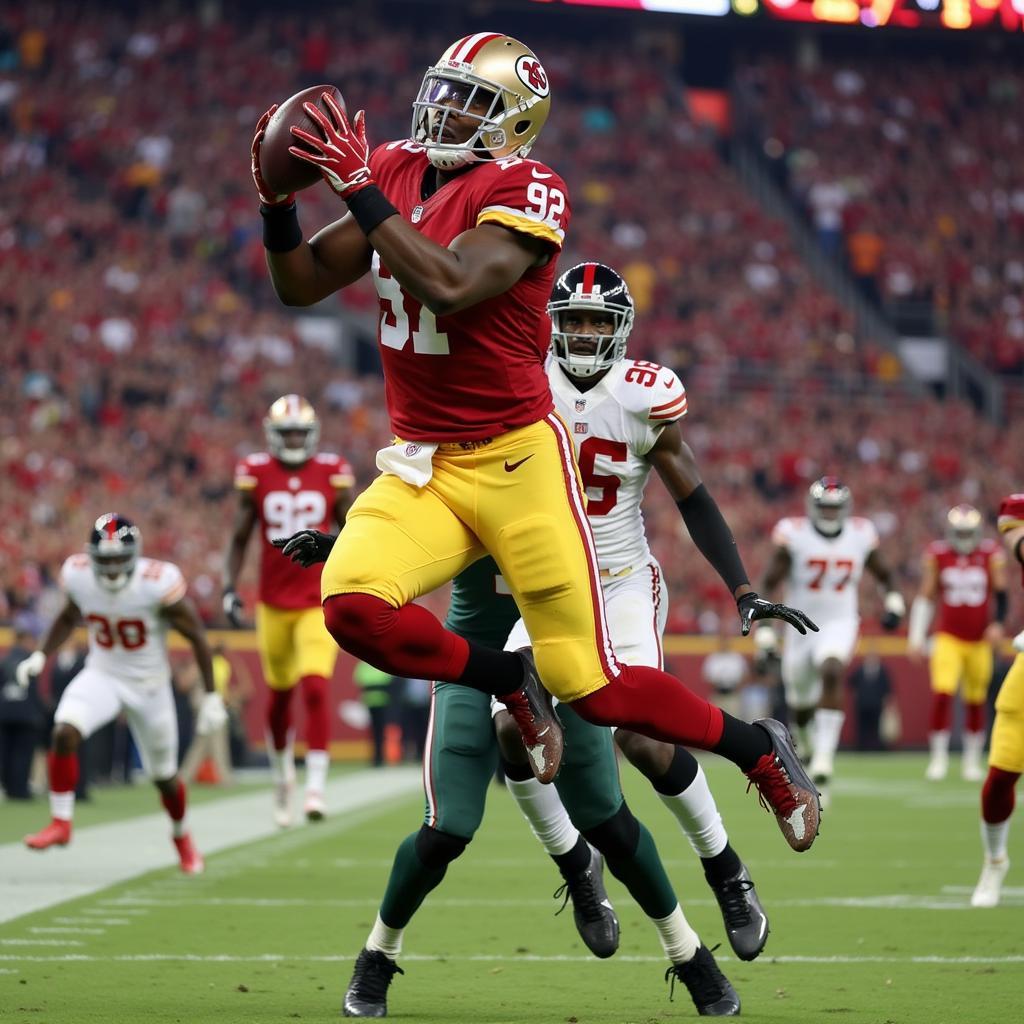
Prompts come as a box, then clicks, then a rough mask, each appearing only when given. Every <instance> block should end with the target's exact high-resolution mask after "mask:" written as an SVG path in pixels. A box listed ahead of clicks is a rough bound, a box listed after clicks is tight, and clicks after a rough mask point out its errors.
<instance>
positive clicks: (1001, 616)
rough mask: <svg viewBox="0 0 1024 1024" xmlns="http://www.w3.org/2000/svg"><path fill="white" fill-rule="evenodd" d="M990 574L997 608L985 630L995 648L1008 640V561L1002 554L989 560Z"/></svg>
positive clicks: (987, 637) (993, 611) (987, 638)
mask: <svg viewBox="0 0 1024 1024" xmlns="http://www.w3.org/2000/svg"><path fill="white" fill-rule="evenodd" d="M988 572H989V582H990V584H991V586H992V598H993V603H994V605H995V607H994V608H993V610H992V621H991V622H990V623H989V624H988V628H987V629H986V630H985V639H986V640H987V641H988V642H989V643H990V644H992V645H993V646H995V645H998V644H1001V643H1002V642H1003V640H1005V639H1006V613H1007V612H1008V611H1009V610H1010V595H1009V594H1008V593H1007V590H1006V586H1007V581H1006V561H1005V559H1004V558H1003V557H1002V553H1000V554H999V555H998V557H995V558H990V559H989V563H988Z"/></svg>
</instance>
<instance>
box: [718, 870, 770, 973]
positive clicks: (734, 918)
mask: <svg viewBox="0 0 1024 1024" xmlns="http://www.w3.org/2000/svg"><path fill="white" fill-rule="evenodd" d="M709 884H710V885H711V891H712V892H713V893H714V894H715V899H716V900H718V905H719V906H720V907H721V908H722V920H723V921H724V922H725V934H726V935H727V936H728V937H729V945H730V946H732V951H733V952H734V953H735V954H736V955H737V956H738V957H739V958H740V959H741V960H755V959H757V955H758V953H760V952H761V950H762V949H764V944H765V943H766V942H767V941H768V916H767V914H765V912H764V910H763V908H762V907H761V901H760V900H759V899H758V898H757V890H756V889H755V888H754V883H753V882H752V881H751V880H750V872H748V871H747V869H746V867H744V866H743V865H740V869H739V871H738V872H736V874H735V875H733V876H732V877H731V878H727V879H725V881H723V882H712V883H709Z"/></svg>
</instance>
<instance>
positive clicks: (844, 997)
mask: <svg viewBox="0 0 1024 1024" xmlns="http://www.w3.org/2000/svg"><path fill="white" fill-rule="evenodd" d="M706 765H707V768H708V773H709V776H710V777H711V780H712V785H713V787H714V789H715V791H716V795H717V796H718V798H719V802H720V805H721V807H722V810H723V814H724V816H725V818H726V822H727V824H728V825H729V828H730V832H731V835H732V838H733V842H734V845H735V846H736V847H737V849H738V850H739V851H740V852H741V854H742V855H743V856H744V857H745V859H746V860H747V862H748V864H749V866H750V868H751V870H752V872H753V874H754V878H755V881H756V882H757V885H758V890H759V892H760V894H761V897H762V900H763V902H764V904H765V906H766V909H767V910H768V913H769V915H770V917H771V923H772V934H771V937H770V939H769V943H768V947H767V950H766V951H765V953H764V954H763V955H762V957H761V958H760V959H759V960H758V961H756V962H755V963H752V964H743V963H739V962H737V961H736V960H734V959H732V958H731V957H729V956H726V953H727V952H728V946H727V945H726V946H723V947H722V949H720V950H719V953H718V956H719V959H720V963H721V965H722V967H723V969H724V970H725V972H726V973H727V974H728V976H729V977H730V979H731V980H732V981H733V983H734V985H735V986H736V988H737V990H738V991H739V993H740V995H741V996H742V998H743V1006H744V1008H743V1016H744V1017H745V1018H747V1019H749V1020H754V1021H762V1022H766V1024H767V1022H771V1024H812V1022H813V1024H820V1022H822V1021H842V1022H844V1024H915V1022H921V1024H975V1022H977V1024H981V1022H986V1024H988V1022H1003V1021H1006V1022H1011V1021H1017V1020H1021V1019H1024V1012H1022V1010H1021V1007H1022V1005H1024V1004H1022V993H1024V927H1022V923H1021V914H1022V908H1024V889H1022V888H1020V886H1021V885H1022V883H1021V882H1020V881H1017V883H1016V884H1017V886H1018V887H1017V888H1011V889H1010V891H1009V893H1008V898H1007V901H1006V903H1007V905H1005V906H1003V907H1000V908H998V909H996V910H991V911H975V910H970V909H965V907H966V903H967V899H968V896H969V892H970V887H972V886H973V884H974V882H975V880H976V877H977V872H978V868H979V865H980V845H979V838H978V824H977V819H978V787H977V785H974V786H970V785H967V784H965V783H962V782H960V781H959V780H951V781H950V782H948V783H945V784H942V785H934V784H926V783H925V782H924V781H923V780H922V773H923V760H922V759H921V758H920V757H917V756H913V757H898V756H892V757H877V758H853V757H848V758H843V759H842V760H841V762H840V768H839V774H840V779H842V780H843V782H842V784H841V785H840V786H839V787H837V792H836V794H835V799H834V807H833V809H832V811H831V812H830V813H828V814H827V815H826V818H825V823H824V827H823V831H822V834H821V836H820V838H819V840H818V842H817V844H816V845H815V847H814V849H813V850H812V851H811V852H810V853H807V854H803V855H798V854H794V853H791V852H790V851H789V849H788V847H786V845H785V843H784V842H783V840H782V838H781V836H780V835H779V834H778V832H777V830H776V828H775V826H774V823H773V822H772V820H771V819H770V818H769V817H768V815H767V814H765V813H763V812H762V811H760V810H759V808H758V806H757V801H756V799H755V797H754V796H753V795H752V794H750V795H745V794H744V792H743V785H742V780H741V779H739V778H737V777H736V774H735V772H734V771H733V770H731V769H730V768H729V767H728V766H726V765H723V764H722V763H720V762H717V761H715V759H710V760H709V761H708V762H706ZM623 774H624V783H625V785H626V789H627V794H628V796H629V799H630V803H631V805H632V806H633V808H634V810H635V811H636V812H637V813H638V815H640V816H641V817H642V818H643V819H644V820H645V821H646V822H647V824H648V825H649V826H650V827H651V829H652V831H653V832H654V834H655V837H656V839H657V841H658V845H659V848H660V849H661V851H662V854H663V856H664V858H665V860H666V863H667V865H668V867H669V872H670V874H671V875H672V877H673V879H674V880H675V881H676V883H677V886H678V889H679V893H680V896H681V898H682V899H683V903H684V907H685V908H686V909H687V916H688V917H689V918H690V920H691V922H692V923H693V925H694V926H695V927H696V928H697V930H698V931H699V932H700V933H701V936H702V938H704V940H705V941H706V942H707V944H708V945H714V944H715V943H718V942H720V941H722V939H723V935H722V926H721V920H720V918H719V916H718V911H717V907H716V906H715V905H714V904H713V902H712V900H711V897H710V893H709V891H708V890H707V888H706V886H705V885H704V883H703V880H702V876H701V874H700V871H699V865H698V864H697V862H696V860H695V859H694V858H693V856H692V855H691V854H690V853H689V849H688V847H685V846H684V843H683V840H682V839H681V837H680V836H679V834H678V833H677V831H676V829H675V825H674V822H673V821H672V820H671V819H670V818H669V817H668V815H667V814H666V812H665V810H664V809H663V808H662V806H661V804H660V802H659V801H658V800H657V798H656V797H654V796H653V794H652V793H651V792H650V791H649V790H648V789H647V788H646V787H645V785H644V784H643V783H642V782H641V781H640V780H639V779H638V777H636V776H635V774H634V773H633V772H632V770H631V769H628V768H626V769H624V773H623ZM145 805H146V806H145V807H141V808H140V809H142V810H145V811H147V812H148V811H150V810H151V809H152V804H151V802H150V801H149V800H146V801H145ZM419 805H420V802H419V800H418V799H410V800H408V801H405V802H402V803H400V804H397V805H396V804H388V805H386V809H385V810H383V811H382V812H373V811H364V812H360V813H358V814H356V815H351V816H349V817H347V818H345V819H334V820H331V821H329V822H327V823H326V824H325V825H324V826H321V827H317V828H313V827H304V828H301V829H296V830H294V831H291V832H289V833H285V834H281V835H278V836H275V837H272V838H270V839H267V840H264V841H262V842H258V843H252V844H249V845H248V846H246V847H245V848H242V849H236V850H231V851H227V852H225V853H222V854H219V855H215V856H213V857H210V858H209V860H208V870H207V873H206V875H204V876H203V877H201V878H196V879H187V878H183V877H181V876H179V875H177V874H175V873H174V872H171V871H163V872H155V873H153V874H150V875H147V876H144V877H142V878H139V879H136V880H134V881H132V882H129V883H126V884H124V885H120V886H117V887H115V888H113V889H110V890H107V891H105V892H104V893H101V894H97V895H94V896H90V897H87V898H84V899H80V900H77V901H74V902H73V903H70V904H64V905H63V906H61V907H59V908H53V909H51V910H48V911H45V912H41V913H37V914H33V915H31V916H28V917H25V918H21V919H19V920H17V921H14V922H11V923H9V924H7V925H3V926H0V1020H3V1021H4V1022H6V1021H8V1020H12V1021H26V1022H28V1021H33V1022H45V1024H65V1022H66V1024H89V1022H101V1021H102V1022H112V1024H115V1022H131V1024H136V1022H138V1024H164V1022H167V1024H171V1022H174V1024H178V1022H181V1024H191V1022H197V1021H204V1022H205V1021H211V1022H212V1021H216V1022H217V1024H234V1022H238V1024H242V1022H245V1024H260V1022H271V1021H273V1022H283V1021H289V1020H300V1021H301V1020H306V1021H325V1022H326V1021H333V1020H336V1019H338V1005H339V1001H340V997H341V993H342V991H343V988H344V985H345V982H346V981H347V979H348V974H349V971H350V959H351V957H352V956H353V955H354V954H355V953H356V952H357V951H358V949H359V947H360V946H361V944H362V941H363V939H364V938H365V935H366V932H367V930H368V928H369V926H370V924H371V923H372V921H373V917H374V913H375V909H376V901H377V898H378V897H379V895H380V893H381V892H382V890H383V886H384V882H385V879H386V877H387V871H388V867H389V865H390V859H391V853H392V851H393V848H394V846H395V844H396V843H397V842H398V840H399V839H401V838H402V837H403V836H404V835H405V834H406V833H408V832H409V831H412V829H413V828H414V827H416V825H417V824H418V814H419ZM6 810H7V808H6V807H5V808H4V809H3V812H0V816H2V814H3V813H5V812H6ZM198 838H199V839H200V841H201V837H198ZM1022 845H1024V841H1022V840H1021V837H1020V828H1018V834H1017V836H1015V837H1014V836H1012V835H1011V856H1013V855H1014V852H1015V851H1016V859H1017V860H1018V862H1019V863H1021V864H1022V865H1024V849H1022ZM73 854H74V848H73V847H72V848H71V849H70V850H69V851H67V854H66V857H67V863H68V867H69V870H73V864H74V861H73ZM1021 877H1024V875H1022V876H1021ZM558 881H559V880H558V878H557V876H556V874H555V872H554V870H553V868H552V866H551V865H550V863H549V862H547V861H546V859H545V857H544V855H543V854H542V853H541V852H540V851H539V850H538V849H537V848H536V847H535V845H534V842H533V840H532V838H531V837H530V836H529V834H528V832H527V830H526V827H525V825H524V824H523V823H522V821H521V819H519V818H518V816H517V812H515V811H514V809H513V808H512V806H511V803H510V801H509V800H508V798H507V796H506V795H505V794H504V792H502V791H501V790H498V789H495V790H494V791H492V794H491V797H490V807H489V812H488V817H487V820H486V821H485V824H484V827H483V829H482V831H481V834H480V835H479V836H478V838H477V840H476V841H475V842H474V843H473V844H472V846H471V847H470V848H469V850H468V851H467V853H466V855H465V856H464V857H463V858H462V860H460V861H459V862H458V863H456V864H455V865H454V867H453V868H452V869H451V871H450V873H449V877H448V879H447V880H446V882H445V883H444V885H442V887H441V888H440V889H439V890H437V892H435V894H434V896H433V897H432V898H431V899H430V900H428V902H427V904H426V905H425V907H424V908H423V910H422V911H421V913H420V915H419V916H418V917H417V918H416V919H415V920H414V922H413V924H412V926H411V927H410V929H409V931H408V932H407V935H406V943H405V956H404V957H403V959H402V961H401V963H402V965H403V966H404V968H405V970H406V975H405V977H397V978H396V980H395V984H394V985H393V987H392V995H391V1006H390V1010H391V1016H393V1017H396V1018H398V1019H404V1020H407V1021H410V1022H426V1021H437V1022H459V1024H462V1022H465V1024H478V1022H481V1024H504V1022H509V1024H513V1022H514V1024H559V1022H570V1024H571V1022H578V1024H630V1022H639V1024H655V1022H658V1024H660V1022H662V1021H665V1020H668V1019H677V1018H690V1019H693V1018H694V1017H695V1016H696V1014H695V1011H694V1009H693V1006H692V1004H691V1003H690V1002H689V999H688V996H687V993H686V992H685V990H683V989H679V988H677V991H676V999H675V1002H674V1003H669V1002H668V992H667V987H666V985H665V983H664V982H663V980H662V974H663V971H664V967H665V964H664V963H663V962H662V959H661V955H660V950H659V947H658V945H657V941H656V939H655V936H654V933H653V930H652V929H651V928H650V927H649V925H648V924H647V923H646V922H645V920H644V918H643V916H642V914H640V912H639V911H638V909H637V908H636V907H635V906H634V905H632V904H631V903H630V901H629V900H628V898H627V897H626V896H625V894H624V892H623V890H622V889H621V887H620V886H619V885H618V883H617V882H615V881H614V880H612V881H610V882H609V891H610V894H611V896H612V898H613V899H614V900H615V903H616V907H617V909H618V912H619V916H620V919H621V921H622V946H621V949H620V952H619V955H618V956H617V957H616V958H615V959H613V960H611V961H606V962H598V961H595V960H593V959H590V958H587V957H586V956H585V950H584V949H583V947H582V945H581V943H580V941H579V940H578V938H577V937H576V934H575V931H574V930H573V927H572V919H571V915H570V914H569V913H568V912H567V913H565V914H563V915H562V916H561V917H558V918H554V917H553V916H552V914H553V911H554V909H555V906H556V904H555V903H554V902H553V901H552V900H551V899H550V897H549V894H550V893H551V892H552V891H553V890H554V889H555V887H556V885H557V884H558ZM1008 881H1009V884H1010V886H1013V885H1014V882H1015V876H1014V875H1013V874H1011V876H1010V879H1009V880H1008ZM111 901H113V903H112V902H111ZM257 901H264V902H263V903H259V902H257ZM268 901H269V902H268ZM104 913H108V914H109V915H110V916H111V917H112V918H113V919H114V920H122V921H125V922H126V923H123V924H118V925H109V926H105V930H104V932H103V934H79V935H68V939H73V940H74V941H77V942H80V943H81V945H78V946H67V947H63V948H62V947H60V946H29V945H20V944H12V943H10V941H9V940H11V939H15V940H17V939H24V938H25V937H28V936H31V935H39V934H54V933H36V932H31V931H30V928H32V927H47V926H54V923H55V921H56V919H57V918H67V917H72V918H74V915H76V914H77V915H79V917H78V918H77V919H78V920H83V919H85V916H86V915H88V914H92V915H93V916H95V917H96V918H97V920H99V919H100V918H101V917H102V915H103V914H104ZM118 914H121V915H122V916H121V917H117V915H118ZM94 930H95V931H99V930H100V929H94ZM5 940H7V941H5ZM76 955H77V956H83V957H86V958H91V959H86V960H83V961H79V962H75V961H73V960H71V961H68V960H66V959H63V958H65V957H68V956H76ZM555 957H568V958H569V959H568V960H566V961H563V962H559V961H557V960H555V959H552V958H555ZM773 957H777V958H780V959H778V960H776V959H773ZM799 957H807V958H815V959H816V960H820V961H822V962H800V961H799V960H794V959H786V958H799ZM915 957H916V958H926V957H939V958H943V959H945V960H946V961H947V962H943V963H927V962H914V961H913V959H912V958H915ZM961 957H963V958H968V957H970V958H980V960H981V961H984V962H974V963H972V962H962V963H958V962H953V961H955V960H956V958H961ZM30 958H38V959H30ZM57 958H62V959H57ZM186 958H193V959H186ZM534 958H537V959H534ZM826 958H842V959H838V960H836V961H834V962H824V961H825V960H826ZM1013 958H1016V962H1014V961H1013ZM844 959H845V960H848V961H852V962H842V960H844ZM6 972H11V973H6Z"/></svg>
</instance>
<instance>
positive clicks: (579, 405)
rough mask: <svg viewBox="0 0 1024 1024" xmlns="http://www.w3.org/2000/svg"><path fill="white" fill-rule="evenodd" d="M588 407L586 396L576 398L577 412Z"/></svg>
mask: <svg viewBox="0 0 1024 1024" xmlns="http://www.w3.org/2000/svg"><path fill="white" fill-rule="evenodd" d="M586 407H587V400H586V399H585V398H577V399H576V411H577V412H583V410H584V409H586Z"/></svg>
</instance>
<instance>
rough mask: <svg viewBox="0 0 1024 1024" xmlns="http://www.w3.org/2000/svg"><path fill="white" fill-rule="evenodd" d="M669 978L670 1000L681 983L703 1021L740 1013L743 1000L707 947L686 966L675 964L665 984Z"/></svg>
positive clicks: (668, 972) (696, 954)
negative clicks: (708, 1018) (741, 1000)
mask: <svg viewBox="0 0 1024 1024" xmlns="http://www.w3.org/2000/svg"><path fill="white" fill-rule="evenodd" d="M670 978H671V979H672V982H671V985H672V987H671V988H670V989H669V992H668V997H669V999H671V998H672V996H673V994H674V993H675V988H676V982H677V981H681V982H682V983H683V984H684V985H685V986H686V989H687V991H688V992H689V993H690V998H691V999H692V1000H693V1005H694V1006H696V1007H697V1013H699V1014H700V1016H702V1017H735V1016H736V1014H738V1013H739V1012H740V997H739V996H738V995H736V990H735V989H734V988H733V987H732V985H730V984H729V979H728V978H727V977H726V976H725V975H724V974H723V973H722V972H721V971H720V970H719V969H718V964H716V963H715V958H714V957H713V956H712V955H711V950H710V949H708V947H707V946H701V947H700V949H698V950H697V952H696V953H695V954H694V957H693V959H692V960H687V961H686V963H685V964H672V965H671V966H670V967H669V969H668V970H667V971H666V972H665V980H666V981H668V980H669V979H670Z"/></svg>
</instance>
